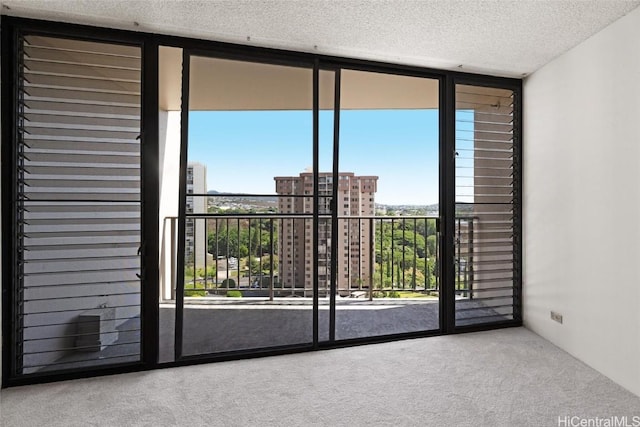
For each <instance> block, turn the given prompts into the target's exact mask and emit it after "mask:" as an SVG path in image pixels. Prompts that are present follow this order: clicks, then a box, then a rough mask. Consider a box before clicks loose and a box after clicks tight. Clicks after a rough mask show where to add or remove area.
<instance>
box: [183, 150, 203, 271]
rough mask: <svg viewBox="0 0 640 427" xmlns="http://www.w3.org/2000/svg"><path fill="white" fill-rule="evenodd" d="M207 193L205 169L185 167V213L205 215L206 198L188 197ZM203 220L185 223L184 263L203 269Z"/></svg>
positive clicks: (201, 166) (196, 166)
mask: <svg viewBox="0 0 640 427" xmlns="http://www.w3.org/2000/svg"><path fill="white" fill-rule="evenodd" d="M206 193H207V167H206V166H205V165H203V164H201V163H196V162H192V163H189V164H188V165H187V200H186V201H187V213H188V214H189V213H196V214H204V213H207V197H202V196H189V194H206ZM205 221H206V220H205V219H189V218H187V221H186V233H185V262H187V263H188V264H189V265H191V266H192V265H193V263H194V261H195V266H196V268H203V267H204V265H205V257H206V256H207V236H206V234H205V230H206V227H205Z"/></svg>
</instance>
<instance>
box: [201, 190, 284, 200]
mask: <svg viewBox="0 0 640 427" xmlns="http://www.w3.org/2000/svg"><path fill="white" fill-rule="evenodd" d="M207 194H210V195H212V196H219V197H225V198H228V199H230V200H233V201H243V202H247V201H256V202H277V201H278V197H276V196H266V195H265V196H254V195H250V194H247V195H246V196H245V195H244V193H229V192H225V191H217V190H209V191H207ZM229 194H233V195H232V196H227V195H229Z"/></svg>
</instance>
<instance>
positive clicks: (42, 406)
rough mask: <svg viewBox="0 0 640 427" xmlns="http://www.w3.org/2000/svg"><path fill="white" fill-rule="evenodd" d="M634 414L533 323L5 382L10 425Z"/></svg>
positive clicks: (338, 422)
mask: <svg viewBox="0 0 640 427" xmlns="http://www.w3.org/2000/svg"><path fill="white" fill-rule="evenodd" d="M624 416H626V417H627V420H626V421H627V423H629V425H633V424H631V423H632V422H633V420H634V418H633V417H634V416H636V417H640V398H638V397H637V396H635V395H633V394H631V393H630V392H628V391H626V390H624V389H623V388H621V387H619V386H618V385H616V384H615V383H613V382H612V381H610V380H609V379H607V378H606V377H604V376H602V375H601V374H599V373H598V372H596V371H594V370H593V369H591V368H589V367H587V366H586V365H584V364H583V363H581V362H580V361H578V360H576V359H574V358H573V357H571V356H570V355H569V354H567V353H565V352H564V351H562V350H560V349H558V348H557V347H555V346H554V345H552V344H550V343H549V342H547V341H545V340H543V339H542V338H540V337H539V336H537V335H535V334H533V333H532V332H529V331H528V330H526V329H524V328H511V329H503V330H496V331H490V332H480V333H473V334H464V335H455V336H451V335H450V336H440V337H432V338H424V339H414V340H404V341H397V342H392V343H385V344H375V345H367V346H359V347H351V348H343V349H336V350H328V351H320V352H312V353H302V354H293V355H286V356H277V357H269V358H262V359H252V360H244V361H235V362H224V363H217V364H208V365H198V366H189V367H182V368H173V369H161V370H156V371H151V372H141V373H134V374H126V375H117V376H110V377H102V378H94V379H86V380H76V381H67V382H60V383H53V384H44V385H37V386H26V387H17V388H11V389H5V390H2V392H1V393H0V421H1V422H0V424H1V425H2V426H12V427H20V426H29V427H32V426H50V427H55V426H64V427H71V426H154V427H156V426H234V425H237V426H241V425H255V426H270V425H271V426H290V425H291V426H309V425H327V426H342V425H345V426H347V425H348V426H374V425H376V426H377V425H394V426H395V425H416V426H491V427H494V426H496V427H497V426H535V427H541V426H558V425H570V424H568V423H567V424H559V417H561V419H565V418H564V417H579V419H578V421H579V420H580V419H587V418H595V417H599V418H600V419H602V418H606V417H624ZM638 419H640V418H638ZM578 425H579V424H578ZM585 425H586V424H585ZM622 425H624V424H622Z"/></svg>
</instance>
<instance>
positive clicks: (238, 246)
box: [162, 214, 475, 300]
mask: <svg viewBox="0 0 640 427" xmlns="http://www.w3.org/2000/svg"><path fill="white" fill-rule="evenodd" d="M438 221H439V219H438V218H437V217H430V216H359V217H338V218H337V220H336V222H333V219H332V218H331V217H330V216H328V215H321V216H320V218H319V220H318V238H317V242H316V239H315V238H314V229H313V216H312V215H311V214H289V215H286V214H281V215H279V214H242V215H220V214H206V215H198V214H187V216H186V227H185V229H186V236H185V237H186V238H185V259H184V260H183V262H184V263H185V269H184V271H185V275H184V287H185V290H184V292H185V296H187V297H216V296H220V297H226V296H237V297H240V296H242V297H262V298H264V299H269V300H273V299H274V298H279V297H311V296H312V295H313V290H314V280H317V281H318V284H317V286H318V294H319V296H321V297H322V296H327V295H329V294H330V292H331V282H332V280H335V282H336V287H335V290H336V292H337V294H339V295H340V296H343V297H347V296H348V297H354V298H368V299H370V300H372V299H373V298H384V297H386V298H399V297H404V298H407V297H409V298H434V299H435V298H437V296H438V294H439V292H440V289H441V288H440V279H439V268H440V260H439V255H438V254H439V251H440V248H439V236H438V234H439V232H438V229H439V224H438ZM474 221H475V218H474V217H457V218H456V227H455V229H456V236H455V241H456V259H455V289H456V295H457V297H458V298H472V295H473V293H472V290H473V287H472V284H473V282H474V272H473V265H474V258H473V255H474V242H473V237H474ZM336 225H337V230H336V231H337V232H336V233H333V230H332V227H334V226H336ZM333 238H336V239H337V240H336V242H335V243H334V242H333V241H332V239H333ZM316 244H317V248H318V249H317V264H316V266H317V271H315V272H314V260H313V257H314V255H315V254H314V245H316ZM162 248H163V253H162V263H163V265H164V268H163V269H162V271H163V276H164V278H163V279H164V280H163V283H164V285H163V288H164V289H163V291H162V294H163V297H164V299H174V298H175V289H176V279H177V277H176V271H177V270H176V263H177V262H180V260H177V218H175V217H169V218H165V224H164V234H163V245H162ZM334 252H335V253H336V254H337V256H335V257H332V253H334ZM332 271H335V273H334V274H333V275H332ZM314 276H317V279H316V278H315V277H314Z"/></svg>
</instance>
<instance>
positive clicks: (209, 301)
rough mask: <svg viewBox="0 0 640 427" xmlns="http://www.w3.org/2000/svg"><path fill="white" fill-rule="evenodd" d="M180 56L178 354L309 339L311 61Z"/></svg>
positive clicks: (311, 291)
mask: <svg viewBox="0 0 640 427" xmlns="http://www.w3.org/2000/svg"><path fill="white" fill-rule="evenodd" d="M183 64H186V66H185V67H184V68H183V72H184V73H186V75H185V77H187V76H188V81H187V82H186V83H183V84H184V85H185V87H188V103H184V100H185V99H184V98H183V103H184V104H183V108H184V109H183V112H182V114H183V115H182V117H183V131H185V129H184V127H185V124H186V123H188V133H185V134H183V135H185V136H186V137H187V138H186V140H183V144H184V145H183V150H184V151H183V155H184V157H183V163H182V168H183V169H182V171H183V179H184V182H183V185H182V186H181V189H182V194H181V202H182V205H181V207H180V208H181V209H182V215H181V220H182V221H183V222H182V223H181V224H180V225H181V231H183V233H184V234H183V237H182V238H181V241H180V243H181V245H182V247H181V249H182V250H181V251H180V253H179V255H178V257H179V259H178V262H179V264H180V268H179V269H178V289H179V291H178V308H177V317H176V332H177V334H178V338H179V339H178V344H179V345H178V346H177V347H176V348H177V349H178V351H179V353H178V354H177V356H178V357H188V356H195V355H202V354H210V353H225V352H235V351H246V350H253V349H258V348H271V347H281V346H291V345H310V344H312V342H313V331H314V325H313V314H314V304H313V302H314V298H313V296H314V278H315V277H316V274H315V272H314V271H313V266H314V265H315V262H314V260H313V257H314V254H315V252H314V246H315V245H316V244H315V238H314V230H315V228H314V216H313V212H314V204H315V203H316V202H317V200H316V198H315V197H314V184H315V182H314V177H315V174H314V171H313V164H314V150H313V148H314V138H313V135H314V133H313V129H314V127H313V113H312V109H313V108H312V107H313V105H312V100H313V70H312V69H311V68H301V67H295V66H288V65H274V64H269V63H258V62H246V61H240V60H233V59H221V58H212V57H205V56H198V55H187V56H186V57H185V59H184V62H183ZM185 132H186V131H185ZM180 342H181V345H180Z"/></svg>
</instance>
